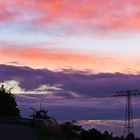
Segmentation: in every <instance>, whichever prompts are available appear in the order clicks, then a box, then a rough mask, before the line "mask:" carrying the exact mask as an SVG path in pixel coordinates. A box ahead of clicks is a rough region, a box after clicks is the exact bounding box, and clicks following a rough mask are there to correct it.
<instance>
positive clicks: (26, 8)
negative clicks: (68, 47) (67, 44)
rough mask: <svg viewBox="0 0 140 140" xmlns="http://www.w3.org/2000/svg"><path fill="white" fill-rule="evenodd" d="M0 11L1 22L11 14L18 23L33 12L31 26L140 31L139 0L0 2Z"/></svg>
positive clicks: (4, 0)
mask: <svg viewBox="0 0 140 140" xmlns="http://www.w3.org/2000/svg"><path fill="white" fill-rule="evenodd" d="M0 8H1V11H2V14H1V15H0V18H1V19H3V20H7V19H8V17H9V18H11V15H14V16H16V17H17V19H16V20H18V19H22V16H21V15H23V14H29V13H30V12H32V13H36V14H37V15H38V16H37V17H36V18H35V19H33V20H32V19H31V20H29V21H30V22H31V23H32V24H33V25H34V26H37V25H38V24H39V25H44V26H45V25H47V26H48V25H50V27H51V26H54V27H55V26H58V25H61V26H62V25H63V26H65V27H66V28H74V29H75V30H76V29H79V30H91V29H104V30H106V29H107V30H110V29H111V30H112V29H113V30H139V29H140V20H139V19H140V10H139V9H140V1H139V0H133V1H132V0H123V1H122V0H117V1H112V0H98V1H97V0H84V1H82V0H78V1H74V0H61V1H59V0H47V1H46V0H39V1H24V0H11V1H7V0H1V2H0ZM11 9H12V10H11ZM13 20H15V19H13ZM22 22H23V21H22Z"/></svg>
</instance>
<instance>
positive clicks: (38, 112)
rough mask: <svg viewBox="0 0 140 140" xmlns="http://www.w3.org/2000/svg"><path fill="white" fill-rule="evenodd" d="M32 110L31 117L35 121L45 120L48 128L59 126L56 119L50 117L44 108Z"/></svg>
mask: <svg viewBox="0 0 140 140" xmlns="http://www.w3.org/2000/svg"><path fill="white" fill-rule="evenodd" d="M31 109H32V110H33V114H31V117H32V118H33V119H43V120H45V122H46V124H47V125H48V126H50V125H57V124H58V123H57V121H56V120H55V119H54V118H52V117H50V116H49V115H48V110H47V109H45V108H44V107H40V108H39V109H35V108H31Z"/></svg>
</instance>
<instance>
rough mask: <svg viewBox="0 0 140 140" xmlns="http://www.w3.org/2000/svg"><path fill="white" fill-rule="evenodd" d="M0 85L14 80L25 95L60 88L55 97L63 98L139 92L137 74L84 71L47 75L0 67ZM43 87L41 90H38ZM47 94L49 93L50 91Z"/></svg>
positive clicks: (12, 67)
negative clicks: (130, 91) (60, 96)
mask: <svg viewBox="0 0 140 140" xmlns="http://www.w3.org/2000/svg"><path fill="white" fill-rule="evenodd" d="M0 73H1V77H0V81H1V82H4V81H10V80H15V81H17V82H19V86H20V87H21V88H23V89H24V90H25V91H31V90H35V89H38V90H42V91H44V92H45V90H46V91H47V90H48V88H45V86H43V85H47V86H48V85H49V86H51V87H53V86H54V87H56V89H57V88H60V89H59V94H58V95H63V96H66V97H67V96H69V95H73V96H87V97H94V96H110V95H112V94H114V93H115V91H118V90H125V89H128V88H130V89H139V83H140V75H139V74H136V75H134V74H122V73H98V74H95V73H92V72H88V71H74V70H72V69H63V70H61V71H51V70H48V69H32V68H30V67H19V66H10V65H0ZM41 86H43V87H41ZM50 90H51V89H50Z"/></svg>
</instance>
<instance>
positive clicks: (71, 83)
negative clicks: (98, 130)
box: [0, 0, 140, 124]
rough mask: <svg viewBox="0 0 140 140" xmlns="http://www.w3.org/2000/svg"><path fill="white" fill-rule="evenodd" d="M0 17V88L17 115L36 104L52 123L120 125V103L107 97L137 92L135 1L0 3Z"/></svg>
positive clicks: (139, 34) (139, 16) (138, 18)
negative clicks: (16, 108)
mask: <svg viewBox="0 0 140 140" xmlns="http://www.w3.org/2000/svg"><path fill="white" fill-rule="evenodd" d="M0 9H1V10H0V75H1V77H0V84H4V85H5V87H6V88H10V87H12V88H13V89H12V92H13V93H14V94H16V97H17V100H18V103H19V105H20V107H21V108H22V109H23V110H24V111H23V112H22V113H23V114H28V111H27V110H28V109H27V108H29V106H32V105H34V106H38V103H39V102H40V98H44V101H43V102H44V104H46V102H48V104H47V106H50V112H51V113H52V115H54V116H55V117H56V118H58V119H59V120H66V119H69V120H70V119H74V118H76V119H78V120H95V119H96V120H97V119H98V120H100V119H106V120H107V119H108V120H109V121H110V119H112V120H115V119H118V120H119V119H123V116H121V115H123V113H122V112H123V111H121V110H122V109H123V108H124V101H125V99H118V100H117V99H114V98H113V99H112V97H110V96H112V95H113V94H115V92H116V91H118V90H126V89H140V88H139V83H140V47H139V45H140V39H139V38H140V1H139V0H76V1H75V0H0ZM44 94H45V95H44ZM95 97H96V98H95ZM97 97H105V100H102V98H99V99H97ZM93 98H95V99H93ZM67 99H69V100H67ZM114 100H115V101H114ZM117 102H121V103H117ZM139 105H140V102H139V97H137V98H134V108H135V110H136V117H135V119H139V118H140V113H138V112H140V111H139ZM110 106H112V108H110ZM104 107H105V108H106V109H105V110H106V111H107V114H106V115H105V114H104V113H103V112H104ZM25 108H26V109H25ZM57 108H59V109H58V110H59V111H60V112H61V110H62V108H64V111H63V114H64V115H63V116H61V114H60V113H59V112H58V111H56V110H57ZM86 108H87V109H86ZM68 109H70V110H71V115H67V114H68V111H67V110H68ZM74 109H75V110H74ZM76 109H77V110H76ZM119 110H120V113H118V114H120V115H119V116H116V115H115V114H116V113H117V111H119ZM94 111H96V112H97V114H96V115H95V114H94V113H93V114H92V113H91V112H94ZM73 112H77V113H74V115H73ZM85 114H86V115H85ZM25 116H26V115H25ZM68 116H70V118H69V117H68ZM89 122H91V121H88V124H89ZM82 123H83V122H82ZM107 123H108V122H107ZM98 124H99V123H98Z"/></svg>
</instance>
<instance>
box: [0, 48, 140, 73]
mask: <svg viewBox="0 0 140 140" xmlns="http://www.w3.org/2000/svg"><path fill="white" fill-rule="evenodd" d="M11 60H14V61H15V62H18V63H17V64H16V65H21V66H24V65H25V66H29V67H33V68H48V69H52V70H56V69H63V68H72V69H75V70H92V71H95V72H123V73H130V72H132V73H135V72H139V69H140V65H139V64H140V62H139V61H137V62H136V61H135V62H133V61H130V60H126V59H123V58H119V56H116V57H111V56H110V57H105V56H98V55H84V54H83V55H82V54H72V53H69V52H63V51H61V52H60V51H59V52H58V51H57V52H55V51H51V50H49V49H40V48H16V47H15V48H12V51H11V48H0V63H1V64H10V62H11ZM11 64H12V63H11ZM14 65H15V64H14Z"/></svg>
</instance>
